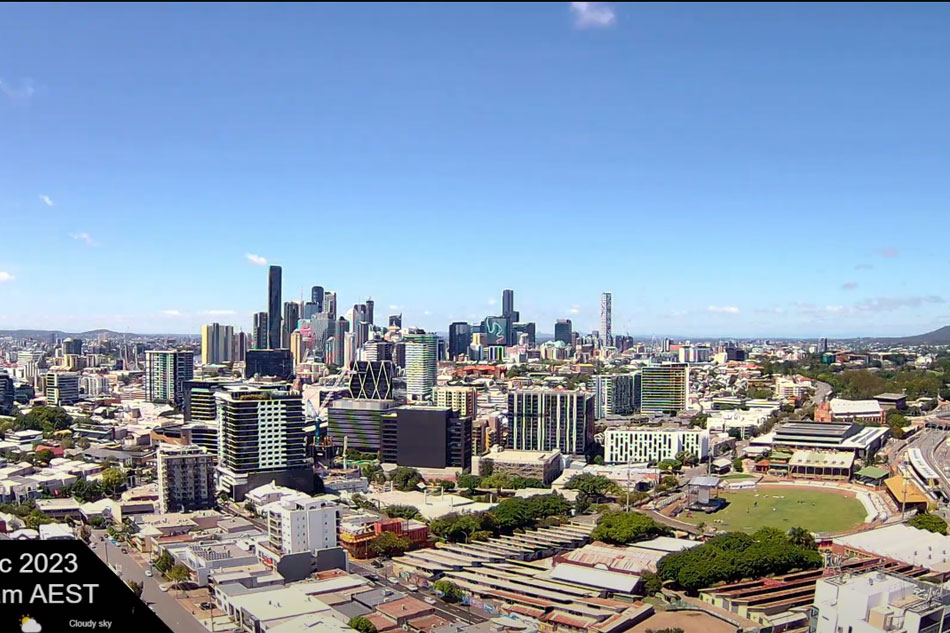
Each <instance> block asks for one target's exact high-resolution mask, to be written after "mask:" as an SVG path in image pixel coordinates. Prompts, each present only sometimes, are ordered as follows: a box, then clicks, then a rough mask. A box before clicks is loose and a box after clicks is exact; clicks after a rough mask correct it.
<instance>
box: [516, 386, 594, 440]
mask: <svg viewBox="0 0 950 633" xmlns="http://www.w3.org/2000/svg"><path fill="white" fill-rule="evenodd" d="M593 440H594V398H593V396H591V395H590V394H587V393H583V392H580V391H559V390H554V389H536V390H515V391H511V392H509V393H508V441H507V447H508V448H512V449H515V450H519V451H552V450H554V449H558V450H560V451H561V452H562V453H565V454H569V455H583V454H584V451H585V450H586V449H587V446H588V445H589V444H590V443H591V442H593Z"/></svg>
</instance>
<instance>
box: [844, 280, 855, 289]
mask: <svg viewBox="0 0 950 633" xmlns="http://www.w3.org/2000/svg"><path fill="white" fill-rule="evenodd" d="M857 287H858V282H856V281H846V282H844V283H843V284H841V289H842V290H854V289H855V288H857Z"/></svg>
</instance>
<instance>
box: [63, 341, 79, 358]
mask: <svg viewBox="0 0 950 633" xmlns="http://www.w3.org/2000/svg"><path fill="white" fill-rule="evenodd" d="M66 354H76V355H81V354H82V339H78V338H64V339H63V355H66Z"/></svg>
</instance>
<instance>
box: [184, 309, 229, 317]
mask: <svg viewBox="0 0 950 633" xmlns="http://www.w3.org/2000/svg"><path fill="white" fill-rule="evenodd" d="M172 312H176V310H172ZM201 314H207V315H208V316H230V315H232V314H237V312H236V311H234V310H205V311H204V312H202V313H201Z"/></svg>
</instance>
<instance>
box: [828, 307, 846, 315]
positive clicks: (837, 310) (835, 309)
mask: <svg viewBox="0 0 950 633" xmlns="http://www.w3.org/2000/svg"><path fill="white" fill-rule="evenodd" d="M847 309H848V308H846V307H845V306H825V312H830V313H831V314H838V313H840V312H844V311H845V310H847Z"/></svg>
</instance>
